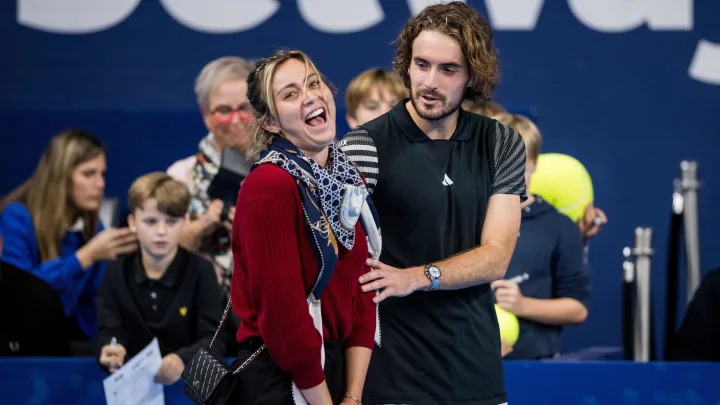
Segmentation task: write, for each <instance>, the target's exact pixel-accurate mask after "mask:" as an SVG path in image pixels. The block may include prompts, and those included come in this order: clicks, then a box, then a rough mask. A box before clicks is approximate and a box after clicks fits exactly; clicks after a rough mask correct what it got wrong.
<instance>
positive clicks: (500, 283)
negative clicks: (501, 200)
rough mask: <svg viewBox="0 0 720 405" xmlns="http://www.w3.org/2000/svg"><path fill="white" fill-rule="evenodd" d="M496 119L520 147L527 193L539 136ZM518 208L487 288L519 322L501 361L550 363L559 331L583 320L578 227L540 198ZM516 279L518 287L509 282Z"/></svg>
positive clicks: (517, 120)
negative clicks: (500, 272)
mask: <svg viewBox="0 0 720 405" xmlns="http://www.w3.org/2000/svg"><path fill="white" fill-rule="evenodd" d="M499 119H500V121H501V122H502V123H503V124H505V125H507V126H508V127H510V128H512V129H514V130H516V131H517V132H518V133H520V136H521V137H522V138H523V140H524V141H525V150H526V151H527V160H526V169H525V182H526V183H527V184H528V187H529V184H530V178H531V176H532V173H533V172H534V171H535V165H536V163H537V159H538V156H539V155H540V148H541V144H542V139H541V136H540V132H539V131H538V129H537V127H536V126H535V124H533V122H532V121H530V120H529V119H528V118H525V117H523V116H520V115H507V116H505V117H500V118H499ZM521 207H522V220H521V222H520V232H519V235H518V240H517V244H516V245H515V251H514V252H513V256H512V259H511V260H510V264H509V265H508V270H507V273H506V275H505V277H506V279H505V280H497V281H495V282H493V283H492V284H491V286H492V288H493V290H494V291H495V299H496V301H497V304H498V306H500V307H501V308H503V309H506V310H508V311H510V312H512V313H514V314H515V315H517V317H518V321H519V322H520V337H519V338H518V341H517V342H516V343H515V345H514V347H512V348H510V347H508V346H505V345H504V346H503V355H505V358H506V359H514V360H536V359H544V358H550V357H553V356H555V355H556V354H557V352H558V350H559V348H560V334H561V333H562V327H563V325H568V324H579V323H582V322H584V321H585V318H587V313H588V311H587V301H588V299H589V295H590V293H589V276H588V273H587V268H586V266H585V265H584V260H583V246H582V238H581V236H580V230H579V229H578V226H577V225H575V224H574V223H573V222H572V220H570V218H568V217H566V216H565V215H563V214H561V213H560V212H558V211H557V210H556V209H555V208H553V207H552V205H550V204H548V203H547V202H545V201H543V199H542V198H540V197H537V196H532V195H531V196H529V197H528V199H527V201H525V202H524V203H523V204H522V206H521ZM525 273H527V276H525ZM517 276H521V277H520V279H522V280H523V281H522V283H521V284H519V283H517V282H513V281H510V279H513V278H516V277H517Z"/></svg>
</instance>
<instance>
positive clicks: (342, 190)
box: [253, 136, 381, 298]
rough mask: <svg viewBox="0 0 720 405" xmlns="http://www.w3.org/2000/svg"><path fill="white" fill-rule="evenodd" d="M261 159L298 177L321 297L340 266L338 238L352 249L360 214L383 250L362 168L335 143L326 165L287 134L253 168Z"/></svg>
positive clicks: (371, 243)
mask: <svg viewBox="0 0 720 405" xmlns="http://www.w3.org/2000/svg"><path fill="white" fill-rule="evenodd" d="M261 164H275V165H277V166H279V167H282V168H283V169H284V170H285V171H286V172H288V173H289V174H290V175H291V176H293V178H294V179H295V181H296V182H297V185H298V189H299V191H300V196H301V198H302V203H303V210H304V212H305V220H306V221H307V224H308V228H309V229H310V233H311V236H312V238H311V239H312V240H314V241H315V247H316V249H315V251H316V253H317V255H318V261H319V262H320V277H318V283H316V285H315V288H314V289H313V295H314V296H315V297H316V298H317V297H319V293H320V292H322V289H323V288H324V287H325V285H327V282H328V281H329V278H330V275H331V274H332V271H333V270H334V269H335V264H336V263H337V254H338V243H340V244H341V245H343V246H344V247H345V248H346V249H348V250H349V249H352V247H353V246H354V244H355V224H356V223H357V221H358V220H359V221H360V223H361V225H362V227H363V230H364V231H365V234H366V235H367V242H368V248H369V249H370V253H371V255H372V256H373V257H377V256H379V254H380V245H381V242H380V232H379V227H378V225H377V224H378V216H377V212H376V210H375V206H374V205H373V203H372V199H371V198H370V194H369V193H368V191H367V188H366V187H365V183H364V181H363V179H362V178H361V177H360V174H359V172H358V171H357V169H356V168H355V166H354V165H353V164H352V163H351V162H350V161H349V160H348V158H347V156H346V155H345V154H344V153H343V152H342V151H341V150H340V148H338V147H337V145H336V144H335V143H332V144H331V145H330V151H329V156H328V162H327V165H326V167H322V166H320V165H319V164H318V163H317V162H315V161H314V160H312V159H311V158H310V157H308V156H307V155H306V154H305V153H303V152H302V151H300V150H299V149H297V148H296V147H295V146H294V145H293V144H292V143H290V142H289V141H288V140H286V139H284V138H281V137H279V136H276V137H274V139H273V142H272V143H271V144H270V145H269V147H268V148H267V149H266V150H264V151H263V152H261V154H260V158H259V159H258V161H257V162H256V163H255V164H254V165H253V169H255V168H256V167H258V166H259V165H261ZM316 292H318V294H315V293H316Z"/></svg>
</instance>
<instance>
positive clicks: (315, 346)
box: [227, 51, 379, 405]
mask: <svg viewBox="0 0 720 405" xmlns="http://www.w3.org/2000/svg"><path fill="white" fill-rule="evenodd" d="M248 98H249V99H250V102H251V103H252V105H253V107H254V109H255V111H256V112H255V114H256V115H255V116H256V120H255V122H254V124H253V125H252V126H251V129H252V131H251V134H252V138H253V145H252V148H251V150H250V152H249V154H250V159H251V160H254V159H255V158H256V157H257V158H258V161H257V162H256V163H255V165H254V166H253V169H252V171H251V172H250V174H249V175H248V177H247V178H246V180H245V182H244V184H243V186H242V188H241V189H240V194H239V197H238V202H237V213H236V216H235V221H234V223H233V237H232V249H233V255H234V257H235V270H234V277H233V280H232V290H231V291H232V295H231V297H232V305H233V309H234V310H235V312H236V313H237V314H238V316H239V317H240V319H241V321H242V323H241V326H240V329H239V330H238V332H237V340H238V342H240V343H241V347H242V350H241V352H240V357H239V358H238V362H240V363H242V362H244V361H245V360H246V359H248V358H249V357H250V356H251V354H252V353H258V352H259V355H258V356H257V357H254V358H253V360H252V361H251V362H250V363H249V364H248V365H247V368H246V369H245V370H243V371H242V372H240V373H239V387H238V389H237V390H236V391H235V393H234V396H233V398H231V400H230V401H228V402H227V403H232V404H246V403H247V404H250V403H252V404H293V403H295V404H298V405H299V404H305V403H310V404H313V405H317V404H320V405H330V404H337V403H340V402H342V403H343V404H345V405H360V400H361V396H362V392H363V385H364V382H365V374H366V372H367V367H368V364H369V362H370V355H371V352H372V348H373V340H374V336H375V321H376V313H375V310H376V307H375V305H374V304H373V302H372V298H373V296H374V294H373V293H372V292H370V293H363V292H362V291H361V289H360V284H359V278H360V276H361V275H362V274H364V273H365V272H366V268H365V262H366V260H367V258H368V254H369V253H370V254H371V255H373V256H377V255H378V254H379V233H378V230H377V226H376V223H377V222H376V219H375V218H376V216H375V211H374V209H373V208H372V203H371V201H370V198H369V194H368V192H367V189H366V186H365V183H364V181H363V179H362V178H361V177H360V174H359V173H358V171H357V170H356V168H355V167H354V166H353V164H352V163H350V161H349V160H348V159H347V157H346V156H345V154H344V153H343V152H342V151H341V150H340V148H338V147H337V146H336V144H335V120H336V119H337V117H336V108H335V100H334V98H333V93H332V91H331V88H330V87H329V84H328V82H327V80H325V78H324V77H323V76H322V74H320V72H319V71H318V70H317V68H316V67H315V65H314V64H313V63H312V61H311V60H310V58H309V57H308V56H307V55H305V54H304V53H303V52H300V51H279V52H277V53H276V54H275V55H273V56H271V57H269V58H266V59H263V60H261V61H260V62H258V64H257V66H256V67H255V70H253V72H252V73H251V74H250V76H249V77H248ZM361 217H362V218H361ZM366 238H367V240H368V241H369V242H370V244H368V243H366ZM264 349H267V350H264ZM323 359H324V361H323Z"/></svg>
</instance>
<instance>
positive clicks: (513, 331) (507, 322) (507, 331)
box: [495, 304, 520, 346]
mask: <svg viewBox="0 0 720 405" xmlns="http://www.w3.org/2000/svg"><path fill="white" fill-rule="evenodd" d="M495 313H496V314H497V319H498V325H499V326H500V338H502V340H504V341H505V342H507V343H508V344H510V346H514V345H515V342H517V340H518V336H520V324H519V323H518V319H517V317H516V316H515V314H513V313H512V312H510V311H506V310H504V309H502V308H500V307H499V306H497V304H495Z"/></svg>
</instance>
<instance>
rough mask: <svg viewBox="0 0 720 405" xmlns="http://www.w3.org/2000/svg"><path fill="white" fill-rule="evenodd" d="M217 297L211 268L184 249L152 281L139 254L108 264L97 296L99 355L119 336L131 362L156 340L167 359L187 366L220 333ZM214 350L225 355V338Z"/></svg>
mask: <svg viewBox="0 0 720 405" xmlns="http://www.w3.org/2000/svg"><path fill="white" fill-rule="evenodd" d="M218 296H220V286H219V285H218V282H217V277H216V276H215V269H214V268H213V266H212V264H211V263H210V262H209V261H207V260H205V259H203V258H201V257H200V256H197V255H196V254H194V253H191V252H188V251H187V250H185V249H182V248H179V249H178V251H177V254H176V255H175V258H174V259H173V261H172V263H171V264H170V266H169V267H168V269H167V270H166V271H165V273H164V274H163V275H162V277H160V278H159V279H157V280H151V279H150V278H148V277H147V275H146V273H145V269H144V267H143V264H142V260H141V259H140V252H139V251H138V252H136V253H133V254H130V255H127V256H124V257H121V258H119V259H117V260H115V261H113V262H111V263H109V264H108V268H107V272H106V274H105V279H104V280H103V285H102V287H101V289H100V291H99V293H98V299H97V300H98V342H97V343H98V350H99V349H101V348H102V347H103V346H104V345H106V344H109V343H110V340H111V339H112V337H115V338H117V340H118V343H121V344H122V345H123V346H125V349H126V350H127V358H126V360H127V359H129V358H130V357H132V356H133V355H135V354H136V353H137V352H139V351H140V350H142V349H143V348H144V347H145V346H146V345H147V344H148V343H150V342H151V341H152V339H153V338H155V337H157V339H158V343H159V345H160V352H161V353H162V355H163V356H165V355H166V354H169V353H176V354H177V355H178V356H180V358H181V359H182V360H183V362H184V363H185V364H187V362H188V361H189V360H190V359H191V358H192V356H193V355H194V354H195V353H196V352H197V351H198V350H200V348H201V347H207V346H208V345H209V344H210V341H211V340H212V337H213V335H214V334H215V331H216V330H217V328H218V325H219V323H220V317H221V315H222V303H221V302H220V300H219V299H218ZM215 345H217V346H213V348H217V349H218V353H221V352H222V351H223V350H224V341H223V340H222V339H218V340H217V341H216V342H215ZM98 354H99V351H98Z"/></svg>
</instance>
